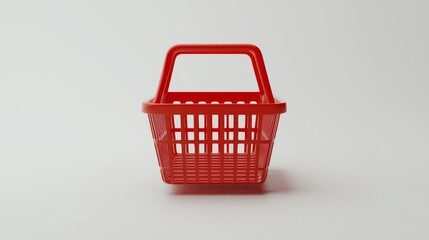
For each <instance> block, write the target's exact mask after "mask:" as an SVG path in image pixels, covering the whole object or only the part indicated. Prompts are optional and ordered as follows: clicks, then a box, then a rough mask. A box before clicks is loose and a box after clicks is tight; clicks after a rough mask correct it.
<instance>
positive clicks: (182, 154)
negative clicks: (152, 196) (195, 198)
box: [149, 101, 279, 183]
mask: <svg viewBox="0 0 429 240" xmlns="http://www.w3.org/2000/svg"><path fill="white" fill-rule="evenodd" d="M174 103H175V104H194V103H193V102H190V101H187V102H185V103H180V102H174ZM253 103H256V102H254V101H253V102H251V103H250V104H253ZM195 104H218V102H212V103H205V102H198V103H195ZM225 104H244V102H236V103H231V102H228V101H226V102H225ZM149 119H150V123H151V127H152V130H153V131H152V134H153V138H154V140H155V147H156V152H157V155H158V159H159V164H160V166H161V170H162V171H161V172H162V175H163V178H164V180H165V181H166V182H170V183H187V182H192V183H195V182H197V183H258V182H263V181H264V180H265V179H264V178H265V177H266V171H267V167H268V164H269V159H270V154H271V150H272V147H273V141H274V138H275V133H276V128H277V125H278V121H279V115H278V114H273V115H263V114H198V113H195V114H172V115H168V114H150V115H149Z"/></svg>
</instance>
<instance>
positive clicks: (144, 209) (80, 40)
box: [0, 0, 429, 240]
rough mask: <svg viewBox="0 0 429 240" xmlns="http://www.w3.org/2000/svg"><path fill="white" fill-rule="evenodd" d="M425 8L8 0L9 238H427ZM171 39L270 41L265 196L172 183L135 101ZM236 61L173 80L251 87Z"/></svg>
mask: <svg viewBox="0 0 429 240" xmlns="http://www.w3.org/2000/svg"><path fill="white" fill-rule="evenodd" d="M428 8H429V4H428V2H427V1H381V0H371V1H366V0H365V1H331V0H329V1H302V0H300V1H210V2H208V1H88V0H85V1H5V0H2V1H0V239H4V240H8V239H161V238H162V239H167V237H168V238H170V239H173V238H179V239H185V237H186V238H187V239H242V238H244V237H246V238H250V239H257V238H258V239H261V238H264V239H330V240H331V239H428V238H429V230H428V222H429V207H428V202H429V184H428V182H429V176H428V169H429V154H428V143H429V142H428V133H429V129H428V122H429V110H428V103H429V97H428V87H429V83H428V81H429V47H428V42H429V27H428V23H429V15H428ZM176 43H253V44H256V45H258V46H259V47H260V48H261V50H262V52H263V54H264V57H265V61H266V65H267V70H268V75H269V77H270V80H271V84H272V88H273V92H274V94H275V95H276V96H278V97H280V98H282V99H285V100H286V101H287V103H288V113H286V114H285V115H283V116H282V118H281V121H280V126H279V129H278V134H277V139H276V144H275V147H274V152H273V156H272V161H271V163H272V164H271V168H270V172H269V177H268V181H267V183H266V184H265V185H263V186H262V187H240V188H236V187H181V186H171V185H166V184H164V183H163V182H162V181H161V177H160V174H159V170H158V166H157V161H156V156H155V151H154V148H153V143H152V139H151V134H150V127H149V124H148V120H147V117H146V116H145V115H144V114H143V113H141V103H142V102H143V101H144V100H146V99H148V98H149V97H151V96H153V95H154V94H155V90H156V87H157V84H158V80H159V76H160V73H161V68H162V64H163V60H164V56H165V53H166V51H167V49H168V48H169V47H170V46H171V45H173V44H176ZM226 57H227V56H223V58H216V57H214V58H210V57H183V58H181V59H180V61H179V63H178V65H177V72H175V76H177V77H173V86H172V87H176V88H177V89H182V90H198V89H206V88H207V89H214V88H219V89H221V90H234V88H235V90H236V89H246V88H250V89H251V88H252V86H256V85H255V83H254V78H253V76H252V75H251V68H250V64H248V61H247V59H246V58H240V57H238V56H234V57H231V58H226ZM206 60H207V61H206ZM216 64H219V65H216ZM234 64H236V65H234ZM213 65H216V66H218V67H219V68H218V67H213ZM232 66H237V67H232ZM218 69H225V70H218ZM249 73H250V74H249ZM249 76H250V77H249ZM247 77H249V79H247ZM188 88H189V89H188Z"/></svg>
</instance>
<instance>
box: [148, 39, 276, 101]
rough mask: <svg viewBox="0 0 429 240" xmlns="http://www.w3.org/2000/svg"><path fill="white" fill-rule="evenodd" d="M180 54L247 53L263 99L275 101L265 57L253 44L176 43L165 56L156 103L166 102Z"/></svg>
mask: <svg viewBox="0 0 429 240" xmlns="http://www.w3.org/2000/svg"><path fill="white" fill-rule="evenodd" d="M180 54H246V55H248V56H249V57H250V59H251V60H252V65H253V69H254V71H255V75H256V80H257V82H258V87H259V91H260V93H261V95H262V99H263V100H262V101H263V102H267V103H274V98H273V93H272V92H271V87H270V83H269V81H268V75H267V70H266V69H265V64H264V59H263V58H262V53H261V50H259V48H258V47H256V46H255V45H251V44H203V45H199V44H198V45H194V44H193V45H175V46H173V47H171V48H170V50H168V53H167V56H166V58H165V63H164V69H163V71H162V74H161V80H160V82H159V86H158V90H157V93H156V96H155V99H154V102H155V103H161V102H164V100H165V97H166V93H167V91H168V88H169V86H170V81H171V75H172V72H173V67H174V62H175V60H176V57H177V56H178V55H180Z"/></svg>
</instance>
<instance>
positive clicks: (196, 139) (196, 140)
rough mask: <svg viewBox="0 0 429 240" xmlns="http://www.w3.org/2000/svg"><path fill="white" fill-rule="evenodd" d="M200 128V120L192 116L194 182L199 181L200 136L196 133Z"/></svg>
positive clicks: (195, 115) (196, 116)
mask: <svg viewBox="0 0 429 240" xmlns="http://www.w3.org/2000/svg"><path fill="white" fill-rule="evenodd" d="M199 126H200V119H199V118H198V115H197V114H194V152H195V153H194V156H195V177H196V182H198V181H199V179H200V177H199V172H200V167H199V160H200V141H199V139H200V134H199V133H198V128H199Z"/></svg>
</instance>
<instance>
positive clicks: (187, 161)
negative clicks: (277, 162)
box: [161, 154, 268, 184]
mask: <svg viewBox="0 0 429 240" xmlns="http://www.w3.org/2000/svg"><path fill="white" fill-rule="evenodd" d="M257 165H258V161H257V160H256V156H254V155H253V156H252V155H250V156H249V155H247V154H238V155H233V154H223V155H222V156H221V155H220V154H211V155H210V157H209V155H207V154H199V157H198V159H197V158H196V157H195V154H186V155H184V156H182V155H181V154H177V155H175V156H174V157H173V158H172V161H171V162H170V164H169V166H170V167H164V168H161V174H162V178H163V180H164V182H166V183H171V184H260V183H263V182H265V179H266V176H267V170H268V167H265V168H259V167H258V166H257ZM164 166H165V165H164Z"/></svg>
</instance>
